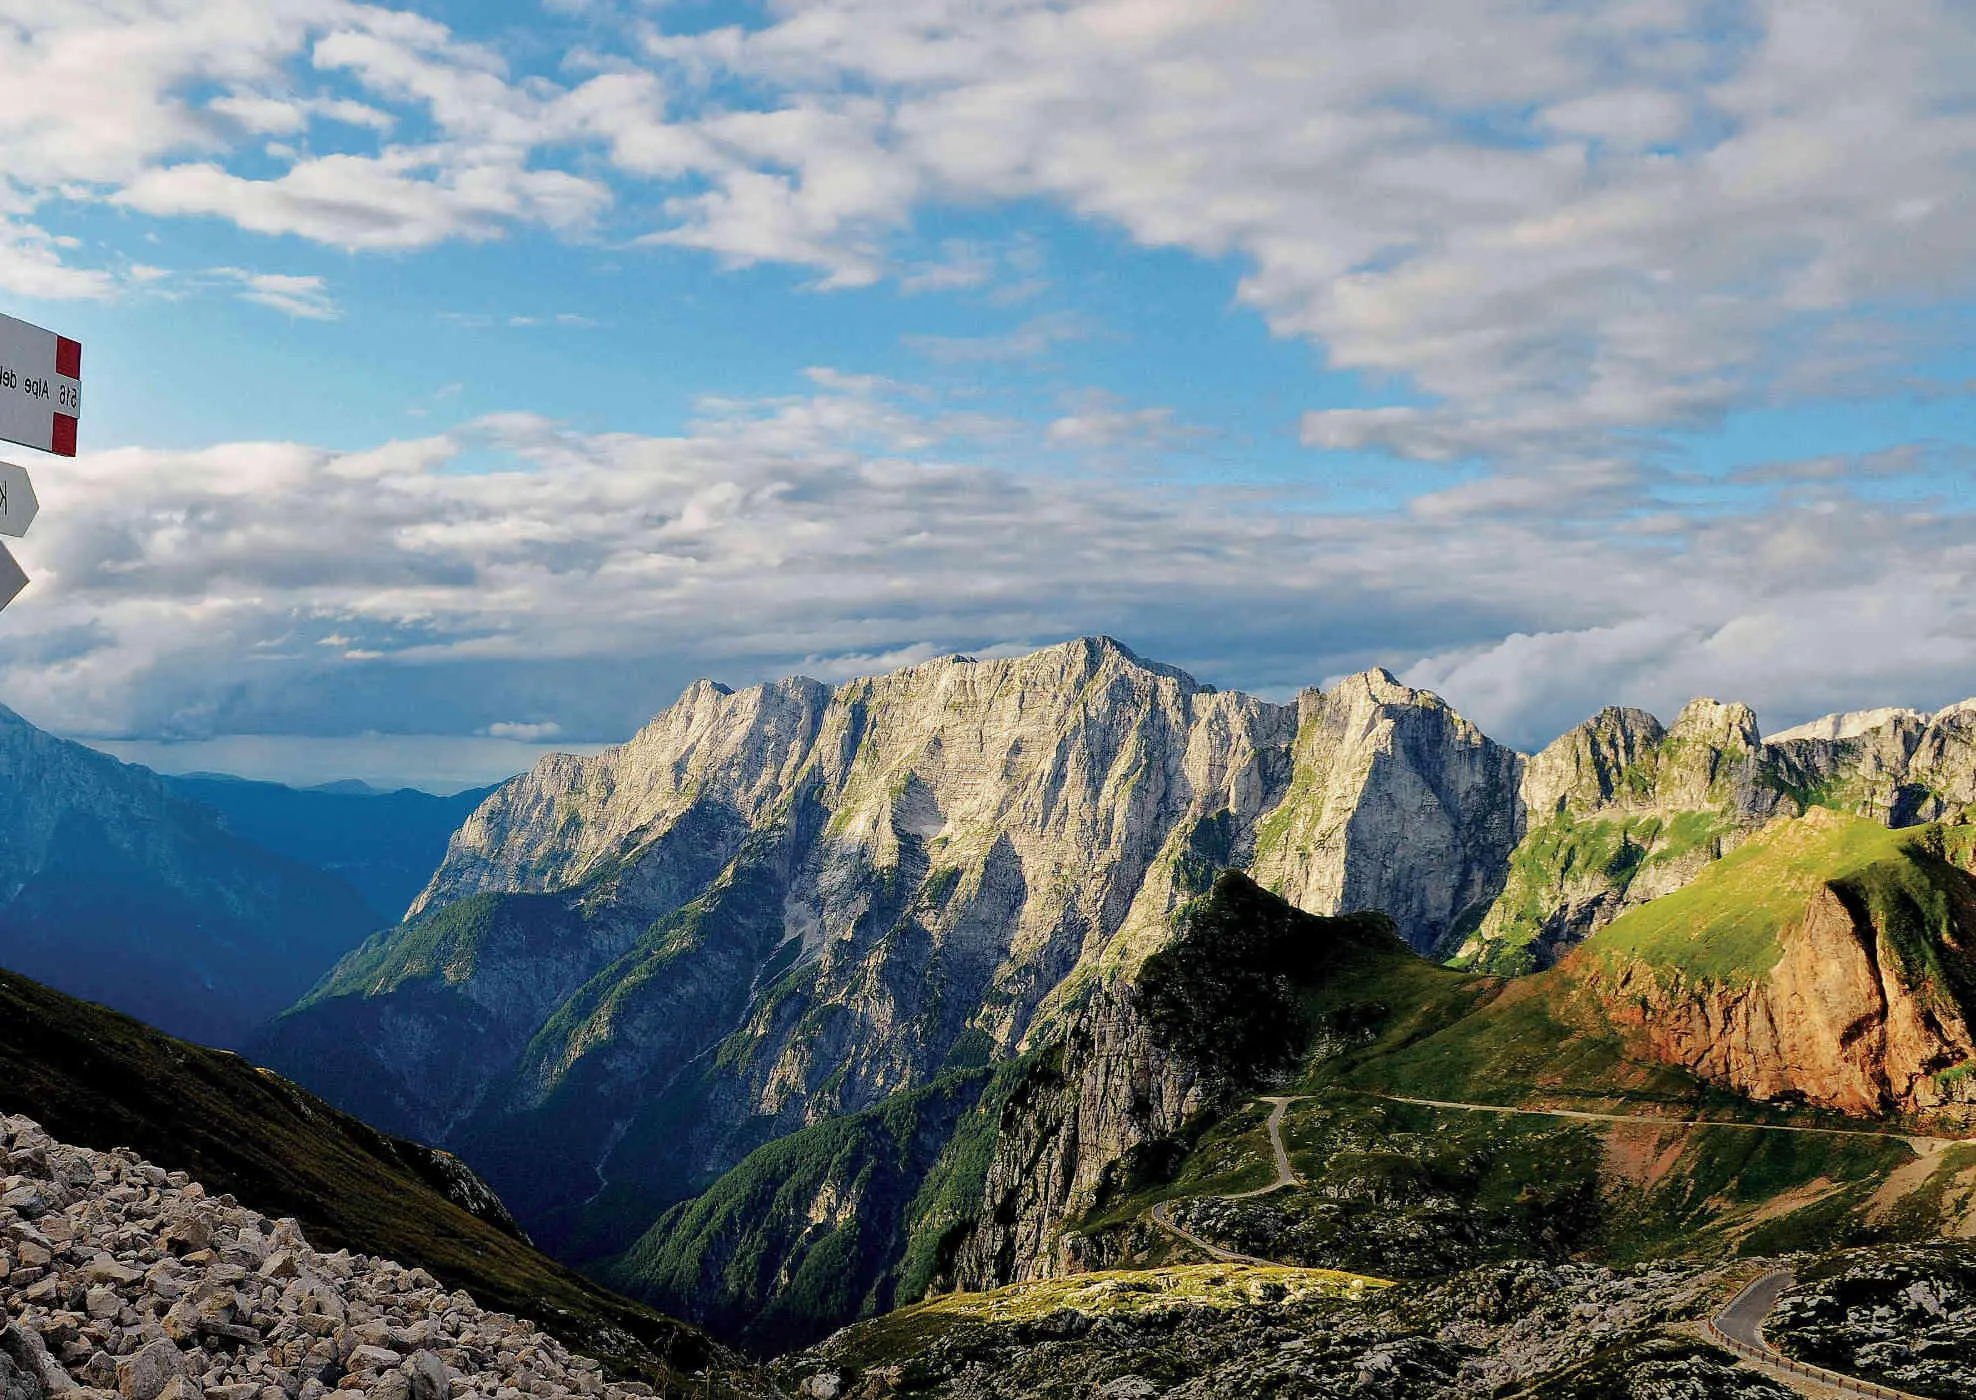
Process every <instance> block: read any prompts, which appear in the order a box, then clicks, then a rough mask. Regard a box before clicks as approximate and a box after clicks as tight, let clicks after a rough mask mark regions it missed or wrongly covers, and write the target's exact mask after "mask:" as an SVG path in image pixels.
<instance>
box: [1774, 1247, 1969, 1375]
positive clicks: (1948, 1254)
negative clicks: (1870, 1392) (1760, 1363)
mask: <svg viewBox="0 0 1976 1400" xmlns="http://www.w3.org/2000/svg"><path fill="white" fill-rule="evenodd" d="M1764 1335H1765V1336H1766V1337H1767V1338H1768V1339H1769V1341H1770V1343H1771V1344H1772V1345H1773V1346H1776V1347H1778V1348H1780V1349H1781V1350H1783V1351H1785V1352H1787V1353H1789V1354H1790V1355H1792V1356H1795V1357H1797V1358H1798V1359H1799V1360H1801V1361H1809V1362H1811V1363H1812V1364H1813V1365H1815V1366H1823V1367H1825V1368H1826V1369H1828V1370H1836V1371H1840V1372H1843V1373H1844V1374H1846V1375H1851V1376H1859V1377H1861V1378H1863V1379H1866V1380H1871V1381H1877V1382H1879V1383H1880V1384H1881V1385H1887V1386H1898V1387H1899V1388H1900V1389H1902V1390H1904V1391H1907V1392H1908V1393H1910V1394H1914V1395H1929V1396H1939V1397H1940V1400H1960V1398H1961V1397H1963V1396H1968V1395H1976V1246H1972V1245H1970V1244H1968V1243H1967V1242H1963V1241H1956V1242H1953V1243H1948V1242H1944V1243H1937V1244H1927V1245H1909V1246H1904V1247H1893V1248H1882V1249H1871V1250H1855V1251H1851V1252H1849V1253H1847V1254H1843V1255H1839V1256H1837V1257H1836V1258H1831V1259H1826V1260H1821V1261H1819V1262H1818V1263H1817V1264H1815V1265H1813V1266H1811V1267H1809V1268H1804V1269H1801V1270H1800V1273H1799V1277H1798V1279H1797V1281H1796V1282H1795V1283H1794V1284H1793V1285H1792V1287H1790V1288H1788V1289H1786V1290H1785V1292H1784V1295H1783V1297H1781V1298H1780V1299H1778V1302H1777V1307H1776V1310H1775V1311H1774V1312H1772V1313H1771V1314H1770V1318H1769V1320H1768V1321H1767V1322H1766V1323H1765V1324H1764Z"/></svg>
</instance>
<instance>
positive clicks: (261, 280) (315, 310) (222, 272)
mask: <svg viewBox="0 0 1976 1400" xmlns="http://www.w3.org/2000/svg"><path fill="white" fill-rule="evenodd" d="M212 275H213V276H215V277H218V278H222V279H224V280H227V281H231V282H236V283H238V284H239V286H240V292H239V297H240V299H241V300H242V301H251V302H253V303H255V304H256V305H257V306H265V307H268V308H269V309H270V310H274V311H279V312H281V313H282V314H283V315H286V316H293V317H296V318H298V319H300V320H304V321H334V320H336V319H337V318H338V317H339V316H341V315H342V313H341V312H340V311H338V310H337V308H336V302H335V300H334V299H333V298H331V296H330V294H329V286H328V284H327V283H326V282H324V281H323V279H322V278H320V277H313V276H293V275H289V274H285V273H278V272H249V271H248V270H247V269H246V268H241V267H216V268H214V269H213V274H212Z"/></svg>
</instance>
